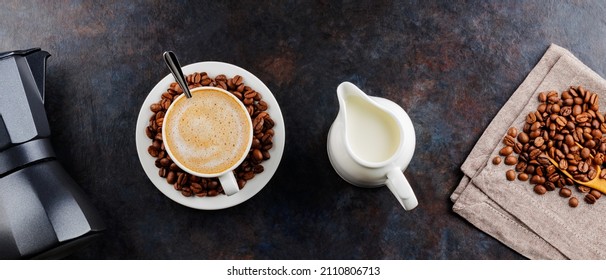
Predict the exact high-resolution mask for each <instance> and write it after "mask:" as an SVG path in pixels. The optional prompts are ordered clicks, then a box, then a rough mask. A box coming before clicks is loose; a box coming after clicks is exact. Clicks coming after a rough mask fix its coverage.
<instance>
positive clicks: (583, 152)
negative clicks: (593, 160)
mask: <svg viewBox="0 0 606 280" xmlns="http://www.w3.org/2000/svg"><path fill="white" fill-rule="evenodd" d="M590 156H591V150H589V149H588V148H583V149H582V150H581V158H582V159H588V158H589V157H590Z"/></svg>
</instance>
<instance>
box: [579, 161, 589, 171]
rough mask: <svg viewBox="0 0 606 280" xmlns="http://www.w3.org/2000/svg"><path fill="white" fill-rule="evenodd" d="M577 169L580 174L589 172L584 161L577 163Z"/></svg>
mask: <svg viewBox="0 0 606 280" xmlns="http://www.w3.org/2000/svg"><path fill="white" fill-rule="evenodd" d="M577 168H578V171H579V172H581V173H587V171H589V165H588V164H587V163H586V162H584V161H581V162H579V164H578V165H577Z"/></svg>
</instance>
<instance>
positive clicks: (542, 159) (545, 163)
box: [537, 154, 551, 166]
mask: <svg viewBox="0 0 606 280" xmlns="http://www.w3.org/2000/svg"><path fill="white" fill-rule="evenodd" d="M537 161H538V162H539V164H541V165H543V166H548V165H550V164H551V161H549V157H547V156H546V155H544V154H542V155H540V156H539V157H537Z"/></svg>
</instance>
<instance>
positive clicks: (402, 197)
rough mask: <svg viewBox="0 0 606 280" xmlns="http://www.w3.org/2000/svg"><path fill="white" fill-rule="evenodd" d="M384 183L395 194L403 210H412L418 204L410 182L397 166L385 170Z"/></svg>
mask: <svg viewBox="0 0 606 280" xmlns="http://www.w3.org/2000/svg"><path fill="white" fill-rule="evenodd" d="M385 185H387V187H388V188H389V190H390V191H391V192H392V193H393V194H394V195H395V196H396V198H397V199H398V201H399V202H400V204H401V205H402V207H404V209H405V210H407V211H408V210H412V209H414V208H415V207H417V205H418V204H419V202H418V201H417V197H416V196H415V194H414V192H413V191H412V187H411V186H410V183H408V180H406V177H404V173H402V171H401V170H400V169H399V168H397V167H394V168H392V169H391V170H389V172H387V181H386V182H385Z"/></svg>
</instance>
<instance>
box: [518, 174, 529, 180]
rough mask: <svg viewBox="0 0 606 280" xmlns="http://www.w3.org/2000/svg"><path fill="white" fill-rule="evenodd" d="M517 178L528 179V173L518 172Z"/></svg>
mask: <svg viewBox="0 0 606 280" xmlns="http://www.w3.org/2000/svg"><path fill="white" fill-rule="evenodd" d="M518 180H520V181H528V174H526V173H519V174H518Z"/></svg>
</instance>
